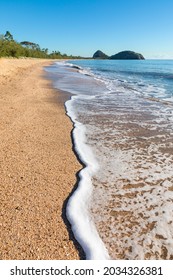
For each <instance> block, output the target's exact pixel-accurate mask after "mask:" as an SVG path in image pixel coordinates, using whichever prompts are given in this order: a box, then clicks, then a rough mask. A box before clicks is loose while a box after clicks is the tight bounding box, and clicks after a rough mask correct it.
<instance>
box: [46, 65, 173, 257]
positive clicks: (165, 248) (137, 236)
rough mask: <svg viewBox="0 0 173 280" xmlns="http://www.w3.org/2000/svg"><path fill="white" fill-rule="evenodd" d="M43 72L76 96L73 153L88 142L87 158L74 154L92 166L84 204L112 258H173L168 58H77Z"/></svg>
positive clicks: (71, 107)
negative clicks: (86, 198)
mask: <svg viewBox="0 0 173 280" xmlns="http://www.w3.org/2000/svg"><path fill="white" fill-rule="evenodd" d="M48 71H49V72H51V74H52V75H53V77H54V86H55V87H57V88H59V89H61V90H64V91H68V92H70V93H72V94H73V96H72V99H71V101H69V102H68V103H67V105H66V107H67V111H69V115H70V117H71V118H72V120H73V122H74V125H75V126H76V128H77V129H78V133H76V134H75V133H74V135H73V137H74V138H75V140H76V147H75V149H76V151H77V152H78V151H79V150H80V149H78V148H79V147H81V146H82V145H87V147H88V148H89V150H90V153H92V156H89V154H90V153H88V152H86V154H85V149H83V150H82V153H80V152H79V156H80V158H81V160H82V161H84V163H85V164H86V166H87V165H88V166H89V165H90V163H92V162H93V165H97V168H96V170H95V171H93V170H91V172H89V173H88V174H87V176H89V177H90V184H89V185H90V187H91V185H92V194H91V195H90V198H89V199H88V201H87V204H86V203H85V206H86V205H87V206H86V207H87V209H89V210H88V211H89V216H90V219H91V221H92V222H93V223H94V224H95V227H96V229H97V232H98V235H99V237H100V238H101V240H102V241H103V243H104V245H105V247H106V249H107V251H108V253H109V256H110V257H111V258H112V259H173V227H172V222H173V61H166V60H165V61H161V60H160V61H159V60H149V61H147V60H144V61H109V60H103V61H101V60H75V61H68V62H57V63H55V64H54V65H53V66H52V67H49V68H48ZM80 129H81V130H82V131H83V133H82V135H83V134H84V135H83V136H84V137H83V136H82V137H81V134H80ZM86 151H87V150H86ZM84 177H85V176H81V182H84V179H85V178H84ZM87 187H88V186H87V184H86V183H85V189H86V190H87ZM82 201H83V198H80V201H79V202H78V203H79V204H80V202H81V203H82ZM72 212H73V211H72ZM72 220H73V219H72ZM73 222H74V224H75V220H73ZM73 222H72V223H73ZM81 230H82V229H81ZM86 232H87V230H86ZM77 236H78V234H77ZM83 239H85V237H83ZM90 239H91V240H92V237H91V238H90ZM79 240H80V242H81V244H83V243H84V242H83V241H81V240H82V239H81V238H80V239H79ZM93 240H94V238H93ZM94 242H95V241H94ZM95 243H96V242H95ZM99 244H100V243H99ZM99 246H100V245H98V247H99ZM86 247H87V246H86ZM103 251H104V250H103ZM91 255H92V254H91Z"/></svg>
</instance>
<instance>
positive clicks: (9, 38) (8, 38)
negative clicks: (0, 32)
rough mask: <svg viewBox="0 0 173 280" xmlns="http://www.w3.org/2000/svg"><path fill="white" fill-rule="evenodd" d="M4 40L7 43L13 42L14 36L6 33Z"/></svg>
mask: <svg viewBox="0 0 173 280" xmlns="http://www.w3.org/2000/svg"><path fill="white" fill-rule="evenodd" d="M4 39H5V40H6V41H13V35H12V34H11V33H10V32H9V31H6V33H5V35H4Z"/></svg>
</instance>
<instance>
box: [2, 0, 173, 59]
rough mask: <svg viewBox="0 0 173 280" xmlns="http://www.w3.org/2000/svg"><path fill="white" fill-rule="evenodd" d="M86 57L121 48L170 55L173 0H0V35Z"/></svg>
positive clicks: (172, 50)
mask: <svg viewBox="0 0 173 280" xmlns="http://www.w3.org/2000/svg"><path fill="white" fill-rule="evenodd" d="M6 30H9V31H10V32H11V33H12V34H13V36H14V39H15V40H17V41H18V42H20V41H24V40H28V41H31V42H34V43H38V44H39V45H40V46H41V48H45V47H47V48H48V49H49V50H50V51H52V50H59V51H60V52H62V53H67V54H69V55H70V54H73V55H81V56H92V55H93V53H94V52H95V51H96V50H98V49H101V50H102V51H103V52H105V53H107V54H108V55H112V54H115V53H117V52H119V51H122V50H133V51H136V52H140V53H142V54H143V55H144V56H145V57H146V58H172V59H173V0H27V1H26V0H13V1H12V0H0V34H2V33H3V34H4V33H5V32H6Z"/></svg>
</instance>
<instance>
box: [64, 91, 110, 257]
mask: <svg viewBox="0 0 173 280" xmlns="http://www.w3.org/2000/svg"><path fill="white" fill-rule="evenodd" d="M75 98H77V97H76V96H73V97H72V99H71V100H69V101H67V102H66V104H65V105H66V109H67V114H68V116H70V118H71V119H72V121H73V122H74V130H73V138H74V146H75V150H76V152H77V153H78V155H79V158H80V159H81V160H82V162H83V163H84V164H85V165H86V167H85V168H83V169H82V170H81V171H80V173H79V178H80V181H79V184H78V188H77V189H76V191H75V192H74V194H73V195H72V196H71V198H70V199H69V201H68V204H67V209H66V211H67V218H68V220H69V221H70V223H71V226H72V230H73V233H74V235H75V238H76V240H77V241H78V242H79V243H80V245H81V246H82V248H83V249H84V251H85V254H86V259H88V260H104V259H110V257H109V254H108V252H107V250H106V248H105V245H104V243H103V242H102V240H101V238H100V237H99V234H98V232H97V230H96V227H95V224H94V222H93V220H92V218H91V215H90V212H89V201H90V197H91V194H92V182H91V176H92V175H93V174H94V173H95V172H96V171H97V170H98V168H99V167H98V163H97V162H96V160H95V158H94V156H93V153H92V151H91V149H90V147H89V146H88V145H87V144H86V141H85V128H84V126H83V125H82V124H81V123H79V122H78V121H76V116H75V114H74V111H73V108H72V104H73V101H74V99H75Z"/></svg>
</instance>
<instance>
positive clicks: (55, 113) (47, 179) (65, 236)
mask: <svg viewBox="0 0 173 280" xmlns="http://www.w3.org/2000/svg"><path fill="white" fill-rule="evenodd" d="M51 63H52V62H51V61H50V60H41V59H0V151H1V152H0V201H1V203H0V228H1V230H0V259H4V260H8V259H23V260H26V259H35V260H39V259H42V260H44V259H47V260H49V259H59V260H61V259H65V260H67V259H69V260H70V259H79V258H80V256H79V255H80V253H79V252H78V250H77V248H76V246H78V245H77V244H75V243H74V242H73V236H72V233H71V232H70V227H69V225H68V223H67V221H66V218H65V202H66V199H67V198H68V196H69V194H70V193H71V191H72V189H73V186H74V185H75V183H76V175H75V174H76V172H77V171H78V170H79V169H80V168H81V166H80V164H79V163H78V161H77V159H76V157H75V155H74V153H73V151H72V142H71V137H70V133H71V130H72V123H71V121H70V120H69V118H68V117H67V116H66V114H65V109H64V102H65V100H66V99H67V98H68V97H69V96H68V95H67V94H63V93H60V92H58V91H57V90H55V89H52V87H51V82H50V81H48V80H47V79H46V78H45V77H44V76H45V72H44V71H43V66H46V65H49V64H51ZM79 251H80V250H79Z"/></svg>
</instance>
